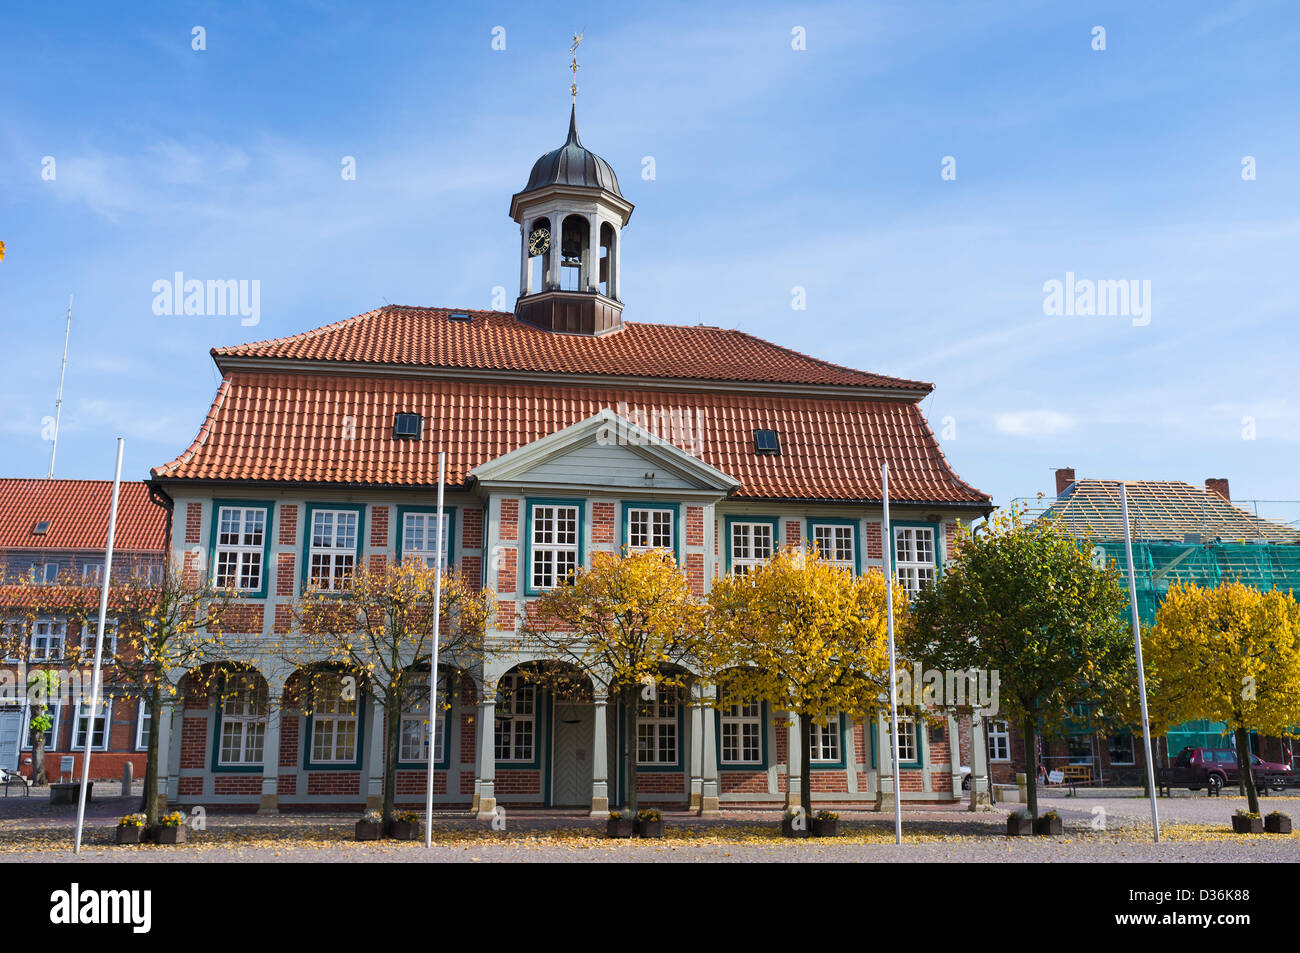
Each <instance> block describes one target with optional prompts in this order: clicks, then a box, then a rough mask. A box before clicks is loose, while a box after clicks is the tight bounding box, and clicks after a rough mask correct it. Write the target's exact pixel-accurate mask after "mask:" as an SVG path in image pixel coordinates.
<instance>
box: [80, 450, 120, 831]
mask: <svg viewBox="0 0 1300 953" xmlns="http://www.w3.org/2000/svg"><path fill="white" fill-rule="evenodd" d="M124 442H125V441H123V439H122V438H121V437H118V438H117V467H116V469H115V470H114V471H113V501H112V503H111V504H110V505H109V509H108V546H107V548H106V549H105V550H104V579H103V581H102V582H101V583H100V585H99V630H98V631H97V632H96V633H95V674H94V676H93V677H92V678H91V680H90V707H89V708H87V709H86V731H85V738H83V739H82V740H83V741H84V742H85V745H86V753H85V754H84V755H83V756H82V758H81V790H80V791H78V792H77V835H76V839H75V840H74V841H73V845H72V852H73V853H74V854H80V853H81V832H82V829H83V828H84V826H85V823H86V789H87V788H88V787H89V786H90V752H91V749H92V748H94V747H95V744H94V742H95V715H96V712H97V711H98V709H99V688H100V683H99V677H100V671H99V667H100V665H101V664H102V663H103V661H104V616H105V614H106V613H107V612H108V584H109V581H110V580H111V579H112V576H113V536H114V534H116V532H117V491H118V489H119V487H121V485H122V445H123V443H124ZM74 717H75V715H74ZM110 720H111V719H109V718H108V717H107V716H105V718H104V731H105V732H107V731H108V729H109V721H110ZM76 730H77V726H76V725H75V724H74V725H73V726H72V731H73V734H76Z"/></svg>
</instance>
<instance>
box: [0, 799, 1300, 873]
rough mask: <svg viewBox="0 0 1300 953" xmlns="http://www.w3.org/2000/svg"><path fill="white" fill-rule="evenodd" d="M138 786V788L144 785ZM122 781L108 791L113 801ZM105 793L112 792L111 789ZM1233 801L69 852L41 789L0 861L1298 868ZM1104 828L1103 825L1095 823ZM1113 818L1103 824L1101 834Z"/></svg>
mask: <svg viewBox="0 0 1300 953" xmlns="http://www.w3.org/2000/svg"><path fill="white" fill-rule="evenodd" d="M137 787H138V786H137ZM116 790H117V788H116V786H114V787H113V788H112V789H111V791H112V792H116ZM106 793H107V792H106ZM1244 803H1245V802H1244V800H1243V799H1241V798H1237V797H1220V798H1208V797H1204V796H1201V797H1187V796H1182V797H1174V798H1169V799H1161V800H1160V801H1159V806H1160V811H1161V824H1162V828H1163V830H1164V833H1165V840H1164V842H1162V843H1160V844H1153V843H1151V839H1150V807H1149V802H1148V801H1147V800H1146V799H1144V798H1142V797H1141V792H1140V791H1133V790H1128V791H1125V790H1116V789H1112V790H1109V791H1105V792H1092V793H1090V794H1087V795H1081V796H1079V797H1070V796H1068V795H1065V794H1062V793H1060V792H1056V791H1053V792H1050V793H1046V794H1045V795H1044V797H1043V798H1042V808H1043V809H1046V808H1048V807H1053V808H1055V809H1056V810H1057V811H1058V812H1059V813H1060V814H1061V816H1062V818H1063V819H1064V821H1065V827H1066V836H1065V837H1063V838H1045V837H1036V838H1009V837H1007V836H1005V829H1006V828H1005V819H1006V813H1007V811H1009V810H1012V809H1014V808H1015V807H1016V805H1004V806H1000V807H999V808H995V809H994V810H992V811H981V812H977V813H969V812H967V811H965V810H963V809H960V808H954V807H945V808H931V809H925V810H906V811H905V812H904V818H903V823H904V837H905V843H904V844H903V845H902V846H898V845H895V844H894V843H893V819H892V816H891V815H889V814H883V815H882V814H879V813H875V812H869V811H847V810H846V811H842V812H841V818H842V826H843V828H844V832H843V834H842V836H840V837H838V838H835V839H829V838H824V839H820V840H788V839H783V838H781V837H779V836H778V834H777V820H778V817H779V815H778V814H777V812H774V811H728V812H726V813H725V814H724V815H723V816H722V817H721V818H707V819H706V818H698V817H694V816H692V815H689V814H686V813H673V812H668V813H666V815H665V819H666V822H667V828H668V832H667V836H666V837H665V838H664V839H663V840H661V841H650V840H634V841H618V840H611V839H609V838H606V837H605V836H604V832H603V825H602V824H601V823H599V822H597V821H593V820H592V819H591V818H588V817H586V816H584V815H583V814H581V813H580V812H576V811H573V812H566V811H526V810H515V811H508V812H507V813H506V830H504V831H493V830H491V828H490V826H489V825H488V824H487V823H485V822H481V821H476V820H474V819H473V818H470V817H468V816H466V815H464V814H459V813H457V814H452V813H439V814H437V815H436V816H435V819H434V845H433V847H432V848H431V849H428V850H426V849H425V848H424V844H423V841H419V842H415V843H408V842H397V841H391V840H386V841H381V842H378V843H358V842H356V841H354V840H353V839H352V825H353V823H354V822H355V817H354V816H353V815H351V814H348V815H342V814H335V815H330V814H281V815H277V816H270V817H260V816H257V815H252V814H221V813H217V812H216V811H213V812H211V813H209V814H207V816H206V819H205V820H206V825H205V828H204V829H202V830H191V831H189V838H190V841H189V843H187V844H185V845H182V846H178V847H161V846H155V845H145V846H139V847H117V846H114V845H113V844H112V839H113V823H114V821H115V820H116V818H117V817H120V816H121V815H122V814H124V813H127V812H129V811H131V810H134V809H136V807H137V805H138V800H137V799H136V798H120V797H104V798H101V799H97V800H96V802H95V803H93V804H92V805H91V806H90V809H89V811H88V823H87V832H86V837H85V848H84V849H83V853H82V855H81V857H80V858H75V857H73V855H72V854H71V851H70V845H71V841H72V828H73V823H74V819H75V808H72V807H57V808H52V807H50V806H49V804H48V800H47V798H46V797H45V796H44V792H42V791H34V792H33V795H32V796H31V797H30V798H17V797H12V796H11V797H10V798H8V799H5V798H0V861H78V860H79V861H90V862H105V861H112V862H146V863H148V862H160V861H164V862H165V861H200V862H210V861H234V862H310V863H322V862H352V863H355V862H365V861H383V862H407V863H419V862H425V863H428V862H491V861H518V862H531V861H561V862H565V861H570V862H583V861H586V862H617V861H641V862H655V863H662V862H738V861H760V862H766V863H773V862H820V863H836V862H880V861H888V862H909V861H913V862H935V861H942V862H954V861H990V862H997V863H1015V862H1093V863H1101V862H1108V863H1113V862H1129V861H1159V862H1174V863H1177V862H1218V861H1246V862H1254V863H1258V862H1289V861H1295V860H1300V834H1297V835H1295V836H1294V837H1280V836H1255V837H1243V836H1238V835H1233V834H1231V833H1230V831H1229V829H1228V828H1229V825H1230V818H1231V816H1232V812H1233V811H1234V810H1236V809H1237V808H1238V807H1241V806H1243V805H1244ZM1290 804H1295V798H1294V797H1279V798H1268V799H1265V800H1264V801H1263V810H1264V811H1265V812H1267V811H1269V810H1272V809H1274V808H1277V809H1281V810H1287V808H1288V805H1290ZM1098 809H1100V811H1101V812H1102V813H1098ZM1099 819H1100V820H1099ZM1102 821H1104V829H1096V826H1100V823H1101V822H1102Z"/></svg>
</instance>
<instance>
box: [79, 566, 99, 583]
mask: <svg viewBox="0 0 1300 953" xmlns="http://www.w3.org/2000/svg"><path fill="white" fill-rule="evenodd" d="M81 581H82V582H84V583H87V584H89V585H95V586H98V585H99V584H100V583H102V582H103V581H104V564H103V563H86V564H85V565H84V566H82V567H81Z"/></svg>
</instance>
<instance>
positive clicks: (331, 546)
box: [307, 510, 358, 591]
mask: <svg viewBox="0 0 1300 953" xmlns="http://www.w3.org/2000/svg"><path fill="white" fill-rule="evenodd" d="M357 522H358V517H357V514H356V513H355V512H354V511H352V510H315V511H313V512H312V514H311V539H310V540H309V546H308V550H307V565H308V567H309V572H310V575H309V580H310V582H311V587H312V588H313V589H328V590H331V591H338V590H342V589H347V588H348V586H349V582H348V580H349V579H350V578H351V576H352V570H353V569H355V568H356V562H357Z"/></svg>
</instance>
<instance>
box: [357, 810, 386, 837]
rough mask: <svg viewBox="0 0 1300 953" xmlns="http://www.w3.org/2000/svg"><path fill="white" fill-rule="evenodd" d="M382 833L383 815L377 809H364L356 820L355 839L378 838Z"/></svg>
mask: <svg viewBox="0 0 1300 953" xmlns="http://www.w3.org/2000/svg"><path fill="white" fill-rule="evenodd" d="M383 833H384V815H383V814H381V813H380V812H379V811H376V810H373V809H372V810H369V811H366V812H365V813H364V814H362V815H361V819H360V820H359V821H357V840H379V838H380V837H381V836H382V835H383Z"/></svg>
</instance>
